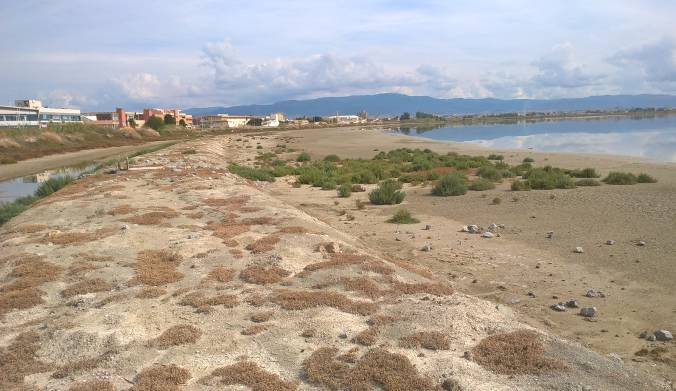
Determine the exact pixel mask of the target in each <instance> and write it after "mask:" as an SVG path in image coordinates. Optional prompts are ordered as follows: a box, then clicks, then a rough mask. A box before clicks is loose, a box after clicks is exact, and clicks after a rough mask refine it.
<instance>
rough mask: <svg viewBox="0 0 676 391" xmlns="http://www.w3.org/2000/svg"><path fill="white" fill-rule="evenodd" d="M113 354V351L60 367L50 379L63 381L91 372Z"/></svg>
mask: <svg viewBox="0 0 676 391" xmlns="http://www.w3.org/2000/svg"><path fill="white" fill-rule="evenodd" d="M114 353H115V352H113V351H109V352H106V353H104V354H102V355H101V356H98V357H93V358H86V359H83V360H79V361H75V362H71V363H68V364H66V365H63V366H60V367H59V369H57V370H56V371H54V373H52V377H53V378H54V379H63V378H66V377H69V376H72V375H76V374H81V373H85V372H91V371H93V370H94V369H96V368H97V367H98V366H99V365H100V364H101V363H103V362H104V361H106V360H107V359H109V358H110V357H111V356H112V355H113V354H114Z"/></svg>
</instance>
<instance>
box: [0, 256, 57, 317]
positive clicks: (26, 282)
mask: <svg viewBox="0 0 676 391" xmlns="http://www.w3.org/2000/svg"><path fill="white" fill-rule="evenodd" d="M12 259H13V261H14V268H13V269H12V271H11V272H10V274H9V277H10V278H13V280H12V281H11V282H10V283H8V284H6V285H4V286H2V287H0V315H4V314H5V313H7V312H10V311H12V310H17V309H28V308H32V307H34V306H36V305H38V304H42V303H43V302H44V301H43V300H42V294H43V292H42V291H41V290H40V289H39V287H40V285H42V284H44V283H46V282H50V281H54V280H56V279H57V278H58V277H59V275H60V274H61V271H62V269H61V268H60V267H58V266H55V265H53V264H51V263H49V262H45V261H43V260H42V258H41V257H39V256H35V255H28V254H26V255H22V256H18V257H16V258H12Z"/></svg>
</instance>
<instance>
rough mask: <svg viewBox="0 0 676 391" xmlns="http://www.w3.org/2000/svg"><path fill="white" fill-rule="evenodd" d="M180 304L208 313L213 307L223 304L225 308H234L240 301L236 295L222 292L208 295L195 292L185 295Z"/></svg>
mask: <svg viewBox="0 0 676 391" xmlns="http://www.w3.org/2000/svg"><path fill="white" fill-rule="evenodd" d="M179 304H180V305H187V306H190V307H193V308H197V310H198V311H199V312H204V313H208V312H210V310H211V307H214V306H218V305H222V306H223V307H225V308H233V307H236V306H237V305H239V302H238V301H237V297H236V296H235V295H228V294H222V295H216V296H212V297H208V296H205V294H204V293H203V292H193V293H190V294H188V295H185V296H184V297H183V298H182V299H181V301H180V302H179Z"/></svg>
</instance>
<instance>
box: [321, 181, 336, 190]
mask: <svg viewBox="0 0 676 391" xmlns="http://www.w3.org/2000/svg"><path fill="white" fill-rule="evenodd" d="M336 186H337V185H336V182H334V181H324V183H322V190H336Z"/></svg>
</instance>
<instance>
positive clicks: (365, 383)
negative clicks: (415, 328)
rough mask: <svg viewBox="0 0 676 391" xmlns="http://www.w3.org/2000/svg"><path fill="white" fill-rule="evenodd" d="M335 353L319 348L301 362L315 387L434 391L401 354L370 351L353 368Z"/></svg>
mask: <svg viewBox="0 0 676 391" xmlns="http://www.w3.org/2000/svg"><path fill="white" fill-rule="evenodd" d="M337 353H338V349H336V348H320V349H317V350H316V351H315V352H314V353H312V354H311V355H310V357H308V358H307V359H306V360H305V361H303V371H304V372H305V375H306V376H307V378H308V379H309V380H310V381H311V382H312V383H315V384H318V385H321V386H324V387H326V388H328V389H331V390H343V389H349V390H351V391H367V390H371V389H374V388H376V387H378V388H381V389H384V390H402V391H403V390H420V391H426V390H430V391H431V390H436V387H435V386H434V385H433V384H432V382H431V381H430V380H429V379H427V378H425V377H422V376H421V375H420V374H419V373H418V371H417V370H416V368H415V367H414V366H413V365H412V364H411V362H410V361H409V360H408V359H407V358H406V356H403V355H401V354H396V353H390V352H388V351H387V350H384V349H378V348H376V349H371V350H369V351H368V352H366V353H365V354H364V355H363V356H362V357H361V358H360V359H358V360H357V362H356V364H355V365H350V363H349V361H347V360H346V361H339V360H338V359H337V357H336V354H337Z"/></svg>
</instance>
